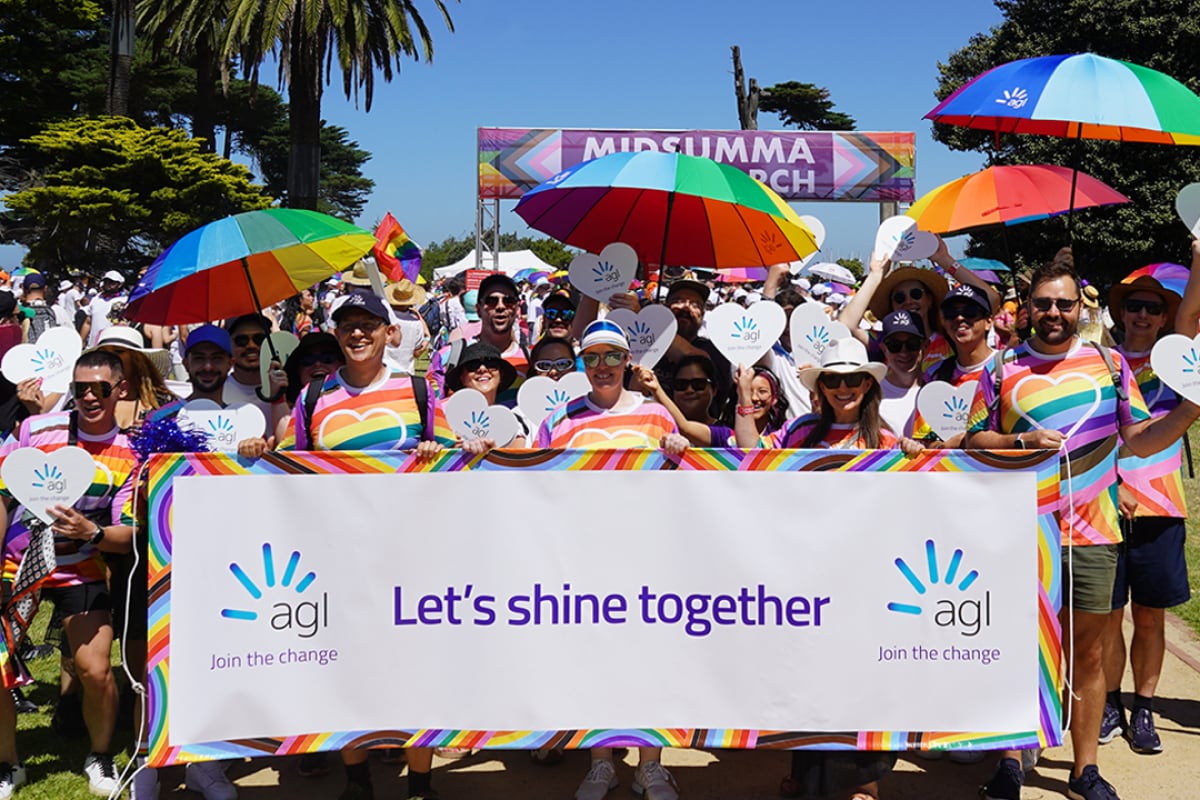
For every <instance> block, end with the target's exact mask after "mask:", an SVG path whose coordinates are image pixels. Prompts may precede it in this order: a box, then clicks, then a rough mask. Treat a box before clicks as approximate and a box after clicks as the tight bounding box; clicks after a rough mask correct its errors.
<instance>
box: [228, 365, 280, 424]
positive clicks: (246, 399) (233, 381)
mask: <svg viewBox="0 0 1200 800" xmlns="http://www.w3.org/2000/svg"><path fill="white" fill-rule="evenodd" d="M257 388H258V384H255V385H253V386H247V385H246V384H244V383H242V382H241V381H239V380H238V379H237V378H235V377H233V373H232V372H231V373H230V374H229V376H228V377H227V378H225V386H224V387H223V388H222V389H221V399H222V400H224V401H225V405H227V406H240V405H242V404H243V403H249V404H250V405H253V406H258V409H259V410H260V411H262V412H263V418H264V419H266V420H267V427H270V425H271V404H270V403H268V402H267V401H266V400H261V399H259V397H258V394H257V393H256V392H255V391H254V390H255V389H257ZM264 433H265V431H264Z"/></svg>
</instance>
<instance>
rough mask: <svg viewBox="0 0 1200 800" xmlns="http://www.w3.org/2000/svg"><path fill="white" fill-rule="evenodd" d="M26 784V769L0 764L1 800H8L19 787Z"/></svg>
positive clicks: (18, 765) (19, 766) (20, 766)
mask: <svg viewBox="0 0 1200 800" xmlns="http://www.w3.org/2000/svg"><path fill="white" fill-rule="evenodd" d="M23 783H25V767H23V766H22V765H20V764H17V765H16V766H15V767H14V766H13V765H12V764H8V763H2V764H0V800H8V798H10V797H12V796H13V792H14V791H16V789H17V787H18V786H20V785H21V784H23Z"/></svg>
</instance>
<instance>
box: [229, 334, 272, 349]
mask: <svg viewBox="0 0 1200 800" xmlns="http://www.w3.org/2000/svg"><path fill="white" fill-rule="evenodd" d="M266 340H267V335H266V334H265V333H239V334H238V335H237V336H234V337H233V343H234V344H236V345H237V346H238V347H245V346H246V345H248V344H250V343H251V342H254V343H255V344H262V343H263V342H265V341H266Z"/></svg>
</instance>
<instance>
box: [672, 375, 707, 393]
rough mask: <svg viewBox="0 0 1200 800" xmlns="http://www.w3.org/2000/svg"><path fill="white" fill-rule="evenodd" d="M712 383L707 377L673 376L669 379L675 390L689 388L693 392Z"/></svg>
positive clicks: (703, 388)
mask: <svg viewBox="0 0 1200 800" xmlns="http://www.w3.org/2000/svg"><path fill="white" fill-rule="evenodd" d="M711 383H712V381H710V380H709V379H708V378H675V379H674V380H673V381H671V388H672V389H674V390H675V391H677V392H684V391H687V390H688V389H691V390H692V391H693V392H703V391H704V390H705V389H707V388H708V387H709V385H710V384H711Z"/></svg>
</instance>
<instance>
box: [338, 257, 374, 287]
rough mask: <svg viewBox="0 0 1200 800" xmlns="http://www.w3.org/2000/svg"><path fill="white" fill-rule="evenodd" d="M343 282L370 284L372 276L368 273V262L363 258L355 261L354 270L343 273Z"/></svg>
mask: <svg viewBox="0 0 1200 800" xmlns="http://www.w3.org/2000/svg"><path fill="white" fill-rule="evenodd" d="M342 283H348V284H350V285H351V286H370V285H371V278H370V277H368V275H367V262H366V261H363V260H362V259H361V258H360V259H359V260H358V261H355V262H354V269H353V270H351V271H350V272H343V273H342Z"/></svg>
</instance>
